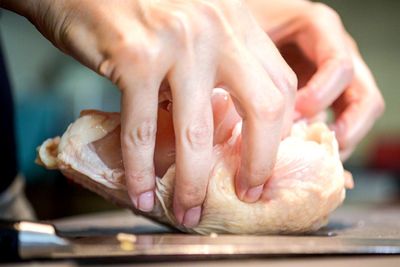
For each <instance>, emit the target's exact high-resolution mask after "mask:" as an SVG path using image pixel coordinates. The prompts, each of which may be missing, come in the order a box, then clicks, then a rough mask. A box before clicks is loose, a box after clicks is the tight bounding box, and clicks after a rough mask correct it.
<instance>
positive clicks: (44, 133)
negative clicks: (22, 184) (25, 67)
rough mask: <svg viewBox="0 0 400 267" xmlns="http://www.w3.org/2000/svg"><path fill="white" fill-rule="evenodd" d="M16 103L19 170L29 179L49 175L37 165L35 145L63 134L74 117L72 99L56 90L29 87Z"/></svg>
mask: <svg viewBox="0 0 400 267" xmlns="http://www.w3.org/2000/svg"><path fill="white" fill-rule="evenodd" d="M32 92H34V93H31V94H30V95H25V96H23V97H22V98H20V99H19V100H18V101H17V103H16V135H17V147H18V159H19V167H20V171H21V172H22V173H24V174H26V176H27V180H28V182H32V181H35V179H39V178H40V177H43V179H44V178H45V177H46V176H47V177H48V176H49V172H48V171H46V170H44V169H43V168H42V167H40V166H38V165H36V164H35V163H34V160H35V158H36V147H37V146H38V145H40V144H41V143H42V142H43V141H44V140H45V139H47V138H49V137H53V136H56V135H60V134H62V133H63V132H64V131H65V129H66V127H67V125H68V124H69V122H70V121H71V120H72V119H73V115H72V110H71V108H70V106H71V103H70V101H68V100H67V99H66V98H65V97H62V96H60V95H57V94H56V93H48V92H46V93H38V92H40V90H32Z"/></svg>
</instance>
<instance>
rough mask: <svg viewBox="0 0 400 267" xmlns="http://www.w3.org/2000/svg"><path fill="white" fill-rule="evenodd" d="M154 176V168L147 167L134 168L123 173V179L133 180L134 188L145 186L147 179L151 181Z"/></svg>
mask: <svg viewBox="0 0 400 267" xmlns="http://www.w3.org/2000/svg"><path fill="white" fill-rule="evenodd" d="M153 177H154V169H153V168H147V169H143V170H134V171H130V172H127V173H126V174H125V179H127V180H128V181H130V182H133V183H134V185H135V188H134V189H136V190H138V189H140V188H138V187H143V186H146V185H147V183H148V182H149V181H151V180H152V179H153Z"/></svg>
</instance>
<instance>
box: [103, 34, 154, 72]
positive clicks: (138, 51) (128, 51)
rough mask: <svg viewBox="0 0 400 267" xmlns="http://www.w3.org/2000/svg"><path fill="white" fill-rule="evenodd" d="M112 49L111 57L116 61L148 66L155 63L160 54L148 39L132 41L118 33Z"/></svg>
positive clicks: (130, 38)
mask: <svg viewBox="0 0 400 267" xmlns="http://www.w3.org/2000/svg"><path fill="white" fill-rule="evenodd" d="M112 47H113V51H112V52H111V53H110V54H111V57H112V58H115V59H116V60H117V61H126V60H129V61H131V62H139V63H146V64H149V63H154V62H156V61H157V58H158V56H159V53H160V51H159V48H158V47H157V46H156V45H154V44H153V43H152V42H150V40H148V38H145V37H143V36H142V37H138V38H137V39H133V37H132V36H129V34H126V33H120V34H119V37H118V38H117V41H116V44H115V45H113V46H112Z"/></svg>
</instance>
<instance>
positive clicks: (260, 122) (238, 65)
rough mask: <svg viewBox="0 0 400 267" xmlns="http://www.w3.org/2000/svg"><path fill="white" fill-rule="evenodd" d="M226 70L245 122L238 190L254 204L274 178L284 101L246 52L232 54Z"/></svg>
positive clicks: (237, 181)
mask: <svg viewBox="0 0 400 267" xmlns="http://www.w3.org/2000/svg"><path fill="white" fill-rule="evenodd" d="M239 49H240V48H239ZM224 66H226V68H225V69H224V71H223V74H224V78H225V80H226V81H228V84H227V86H228V87H229V90H230V91H231V93H232V94H233V97H234V99H233V100H234V102H235V106H236V108H237V110H238V112H239V114H240V115H241V117H242V118H243V128H242V144H241V165H240V169H239V172H238V175H237V177H236V181H235V182H236V190H237V194H238V197H239V198H240V199H241V200H243V201H246V202H254V201H257V200H258V199H259V197H260V196H261V193H262V189H263V185H264V183H265V182H266V181H267V179H268V178H269V177H270V176H271V174H272V169H273V166H274V164H275V159H276V154H277V150H278V146H279V143H280V139H281V136H282V131H283V119H284V111H285V99H284V97H283V96H282V94H281V92H280V91H279V90H278V89H277V88H276V86H275V84H274V83H273V82H272V80H271V79H270V77H269V76H268V75H267V73H266V72H265V70H264V68H263V67H262V66H261V65H260V63H258V62H257V61H256V60H255V58H254V57H253V56H252V55H250V53H248V52H247V50H239V51H238V52H237V53H233V55H232V56H231V57H229V58H228V59H227V62H226V63H225V64H224Z"/></svg>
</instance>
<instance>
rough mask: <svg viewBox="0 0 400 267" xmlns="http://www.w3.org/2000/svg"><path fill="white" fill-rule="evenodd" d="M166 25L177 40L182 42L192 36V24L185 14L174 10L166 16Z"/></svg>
mask: <svg viewBox="0 0 400 267" xmlns="http://www.w3.org/2000/svg"><path fill="white" fill-rule="evenodd" d="M166 25H167V27H168V28H169V30H170V31H171V32H172V33H173V34H174V35H175V36H176V37H177V38H178V40H181V41H184V40H186V39H187V37H188V36H190V35H191V34H192V23H191V20H190V17H189V15H188V14H187V13H186V12H183V11H180V10H174V11H173V12H171V13H170V14H169V15H168V17H167V19H166Z"/></svg>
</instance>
